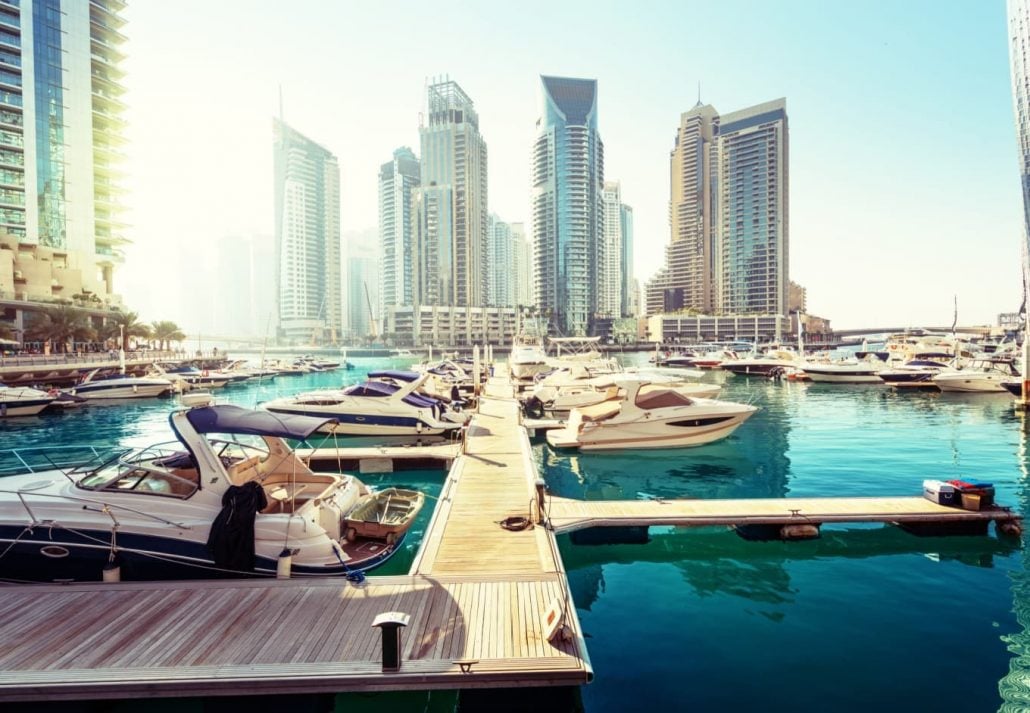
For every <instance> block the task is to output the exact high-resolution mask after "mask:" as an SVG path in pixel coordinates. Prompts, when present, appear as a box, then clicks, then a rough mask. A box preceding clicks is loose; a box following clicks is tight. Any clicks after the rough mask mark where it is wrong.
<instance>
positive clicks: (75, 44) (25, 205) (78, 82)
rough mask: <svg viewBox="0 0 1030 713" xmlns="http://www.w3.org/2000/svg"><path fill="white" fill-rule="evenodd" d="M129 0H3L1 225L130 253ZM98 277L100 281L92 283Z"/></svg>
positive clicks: (106, 269) (30, 236) (108, 282)
mask: <svg viewBox="0 0 1030 713" xmlns="http://www.w3.org/2000/svg"><path fill="white" fill-rule="evenodd" d="M124 7H125V3H124V2H122V1H121V0H91V1H90V2H82V1H80V0H21V2H18V0H0V231H3V232H6V233H9V234H11V235H14V236H16V237H17V238H18V239H19V240H21V241H23V242H26V243H34V244H39V245H42V246H45V247H49V248H53V249H55V250H64V251H72V252H75V253H78V254H79V255H80V256H82V257H84V258H85V259H87V260H93V261H94V262H95V264H96V265H97V267H98V269H99V272H100V273H101V279H102V280H103V282H104V288H105V289H106V290H107V292H108V293H110V292H111V291H112V290H113V284H112V281H113V268H114V266H115V265H116V264H118V263H120V262H121V261H122V253H121V250H120V248H121V246H122V245H124V244H125V243H126V242H127V241H126V239H125V237H124V235H123V233H122V231H123V229H124V228H125V224H124V222H123V221H122V217H121V215H122V210H123V209H122V204H121V197H122V195H123V193H124V189H123V188H122V185H121V183H122V179H123V176H124V173H123V171H122V169H121V164H122V162H123V160H124V155H123V153H122V152H121V149H120V147H121V146H122V145H123V143H124V138H123V129H124V126H125V122H124V120H123V119H122V113H123V111H124V109H125V104H124V103H123V101H122V99H121V97H122V95H123V94H124V91H125V88H124V86H123V85H122V78H123V77H124V71H123V70H122V68H121V65H122V62H123V61H124V60H125V54H124V52H122V49H121V47H122V45H123V43H124V42H125V36H124V35H122V34H121V32H120V28H121V27H122V26H123V25H124V24H125V20H124V19H123V18H122V17H121V16H120V14H119V13H120V12H121V11H122V10H123V9H124ZM91 284H92V282H91Z"/></svg>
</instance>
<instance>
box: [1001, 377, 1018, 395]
mask: <svg viewBox="0 0 1030 713" xmlns="http://www.w3.org/2000/svg"><path fill="white" fill-rule="evenodd" d="M1001 386H1002V388H1003V389H1005V390H1006V391H1008V392H1009V393H1010V394H1012V395H1013V396H1015V397H1016V398H1017V399H1021V398H1023V380H1022V379H1013V380H1012V381H1003V382H1001Z"/></svg>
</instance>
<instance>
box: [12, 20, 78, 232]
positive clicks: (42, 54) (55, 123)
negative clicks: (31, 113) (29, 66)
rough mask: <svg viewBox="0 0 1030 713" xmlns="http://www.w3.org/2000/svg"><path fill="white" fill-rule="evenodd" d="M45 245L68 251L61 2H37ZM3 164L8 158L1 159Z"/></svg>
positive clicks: (39, 175)
mask: <svg viewBox="0 0 1030 713" xmlns="http://www.w3.org/2000/svg"><path fill="white" fill-rule="evenodd" d="M32 28H33V32H32V39H33V50H32V54H33V57H32V59H33V69H34V70H35V99H36V200H37V208H38V210H39V242H40V244H41V245H47V246H50V247H56V248H65V247H67V226H66V224H65V197H64V165H65V159H64V86H63V84H64V83H63V77H62V74H63V71H62V60H63V54H64V52H63V49H62V47H61V40H62V30H61V2H60V0H34V2H33V4H32ZM0 162H4V163H6V161H3V157H2V156H0Z"/></svg>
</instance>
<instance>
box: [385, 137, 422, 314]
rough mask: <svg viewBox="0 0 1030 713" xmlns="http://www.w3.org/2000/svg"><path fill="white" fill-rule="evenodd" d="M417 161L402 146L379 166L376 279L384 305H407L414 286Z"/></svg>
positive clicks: (418, 173) (410, 152)
mask: <svg viewBox="0 0 1030 713" xmlns="http://www.w3.org/2000/svg"><path fill="white" fill-rule="evenodd" d="M419 176H420V169H419V161H418V157H417V156H415V152H414V151H412V150H411V149H410V148H407V147H403V148H399V149H397V150H396V151H394V152H393V160H392V161H390V162H389V163H384V164H383V165H382V167H381V168H380V169H379V252H380V255H381V256H382V257H381V261H380V267H381V268H382V272H381V273H380V276H379V278H378V280H377V281H378V282H379V284H380V290H379V293H380V296H381V299H382V301H383V304H384V305H410V304H411V302H412V299H413V288H414V285H415V279H414V270H415V267H416V263H415V253H414V250H415V218H414V215H413V210H414V208H415V205H416V204H415V201H414V194H415V192H416V191H417V190H418V187H419Z"/></svg>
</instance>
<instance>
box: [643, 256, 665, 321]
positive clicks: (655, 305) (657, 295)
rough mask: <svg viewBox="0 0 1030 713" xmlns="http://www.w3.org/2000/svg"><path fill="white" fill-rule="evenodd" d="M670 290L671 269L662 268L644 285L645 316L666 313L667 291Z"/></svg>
mask: <svg viewBox="0 0 1030 713" xmlns="http://www.w3.org/2000/svg"><path fill="white" fill-rule="evenodd" d="M667 289H670V282H669V268H668V267H661V268H659V269H658V272H656V273H655V274H654V275H653V276H652V277H651V279H650V280H648V281H647V282H646V283H645V284H644V315H646V316H651V315H652V314H659V313H661V312H664V311H666V309H667V308H666V306H665V291H666V290H667Z"/></svg>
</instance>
